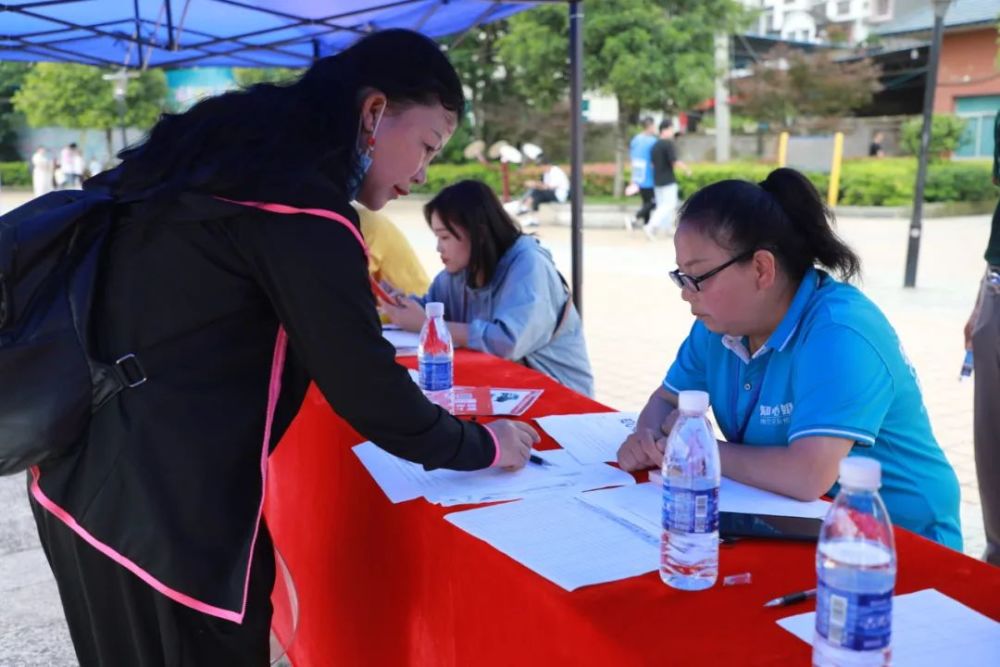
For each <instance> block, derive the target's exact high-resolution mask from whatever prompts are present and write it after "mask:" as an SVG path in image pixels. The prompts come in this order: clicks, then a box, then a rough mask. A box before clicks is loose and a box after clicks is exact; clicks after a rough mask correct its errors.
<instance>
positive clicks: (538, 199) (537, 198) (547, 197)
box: [527, 189, 559, 211]
mask: <svg viewBox="0 0 1000 667" xmlns="http://www.w3.org/2000/svg"><path fill="white" fill-rule="evenodd" d="M527 197H530V198H531V210H532V211H537V210H538V207H539V205H541V204H548V203H549V202H554V201H559V200H558V199H557V198H556V191H555V190H535V189H531V190H528V194H527Z"/></svg>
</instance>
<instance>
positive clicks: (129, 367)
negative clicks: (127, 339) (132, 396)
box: [115, 353, 149, 389]
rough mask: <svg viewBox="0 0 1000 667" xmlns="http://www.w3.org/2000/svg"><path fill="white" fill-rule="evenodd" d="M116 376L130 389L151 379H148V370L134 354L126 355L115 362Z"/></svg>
mask: <svg viewBox="0 0 1000 667" xmlns="http://www.w3.org/2000/svg"><path fill="white" fill-rule="evenodd" d="M115 374H116V375H117V376H118V377H119V379H121V381H122V383H123V384H124V385H125V386H126V387H128V388H129V389H134V388H135V387H138V386H139V385H141V384H143V383H144V382H145V381H146V380H147V379H149V378H147V377H146V370H145V369H144V368H143V367H142V364H140V363H139V360H138V359H137V358H136V356H135V355H134V354H132V353H129V354H126V355H125V356H124V357H122V358H121V359H118V360H117V361H116V362H115Z"/></svg>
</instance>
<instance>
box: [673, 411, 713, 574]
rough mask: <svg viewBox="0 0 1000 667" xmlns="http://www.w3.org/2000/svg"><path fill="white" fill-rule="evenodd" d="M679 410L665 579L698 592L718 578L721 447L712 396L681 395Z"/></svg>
mask: <svg viewBox="0 0 1000 667" xmlns="http://www.w3.org/2000/svg"><path fill="white" fill-rule="evenodd" d="M678 408H679V409H680V417H679V418H678V419H677V421H676V422H675V423H674V427H673V428H672V429H671V430H670V436H669V437H668V438H667V446H666V451H665V452H664V454H663V470H662V475H663V538H662V541H661V544H660V578H661V579H662V580H663V582H664V583H665V584H667V585H668V586H672V587H674V588H680V589H682V590H688V591H698V590H702V589H705V588H710V587H711V586H712V585H713V584H715V580H716V578H718V575H719V481H720V478H719V475H720V473H719V468H720V466H719V444H718V443H717V442H716V441H715V435H714V434H713V433H712V426H711V424H709V422H708V419H707V417H706V416H705V414H706V413H707V412H708V394H707V393H705V392H703V391H682V392H681V393H680V396H679V400H678Z"/></svg>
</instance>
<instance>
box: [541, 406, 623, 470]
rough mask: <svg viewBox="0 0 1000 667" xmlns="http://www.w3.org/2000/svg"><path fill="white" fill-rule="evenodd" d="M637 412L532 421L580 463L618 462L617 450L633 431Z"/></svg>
mask: <svg viewBox="0 0 1000 667" xmlns="http://www.w3.org/2000/svg"><path fill="white" fill-rule="evenodd" d="M638 418H639V413H637V412H598V413H591V414H580V415H550V416H548V417H539V418H538V419H536V420H535V421H537V422H538V425H539V426H541V427H542V428H543V429H545V432H546V433H548V434H549V435H551V436H552V438H553V439H554V440H555V441H556V442H558V443H559V444H560V445H561V446H562V447H563V448H564V449H567V450H569V452H570V453H571V454H572V455H573V457H574V458H575V459H576V460H577V461H579V462H580V463H603V462H605V461H609V462H614V461H617V460H618V447H619V446H621V444H622V443H623V442H625V438H627V437H628V436H629V435H631V434H632V431H634V430H635V422H636V420H637V419H638Z"/></svg>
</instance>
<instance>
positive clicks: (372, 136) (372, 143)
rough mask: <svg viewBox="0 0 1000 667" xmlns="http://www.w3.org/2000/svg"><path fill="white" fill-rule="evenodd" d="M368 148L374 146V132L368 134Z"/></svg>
mask: <svg viewBox="0 0 1000 667" xmlns="http://www.w3.org/2000/svg"><path fill="white" fill-rule="evenodd" d="M368 148H369V149H372V148H375V135H374V134H372V135H369V136H368Z"/></svg>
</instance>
